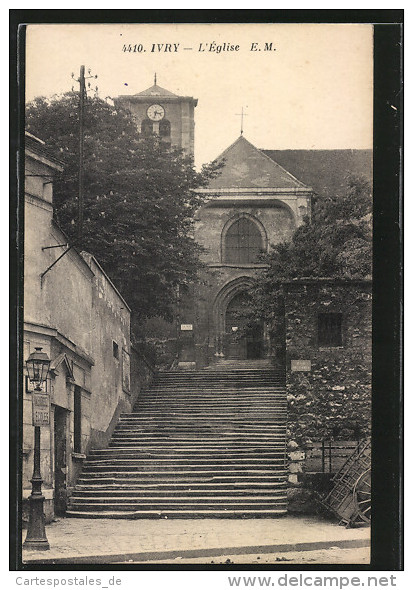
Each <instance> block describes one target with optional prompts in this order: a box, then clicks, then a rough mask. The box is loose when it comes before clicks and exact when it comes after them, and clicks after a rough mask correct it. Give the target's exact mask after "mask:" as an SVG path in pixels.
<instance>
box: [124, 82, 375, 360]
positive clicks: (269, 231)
mask: <svg viewBox="0 0 413 590" xmlns="http://www.w3.org/2000/svg"><path fill="white" fill-rule="evenodd" d="M117 102H118V103H119V104H121V105H122V106H124V107H126V108H128V109H129V110H130V111H131V112H132V113H133V114H134V116H135V117H136V122H137V126H138V128H139V130H140V132H141V133H142V134H143V135H145V134H148V133H157V134H159V135H160V137H161V139H162V141H164V142H166V143H167V144H169V145H175V146H177V147H180V148H182V149H184V150H185V151H186V152H187V153H188V154H191V155H193V152H194V129H195V123H194V113H195V107H196V106H197V103H198V100H197V99H195V98H192V97H189V96H178V95H176V94H173V93H172V92H170V91H169V90H165V89H164V88H161V87H160V86H158V84H157V82H156V76H155V83H154V85H153V86H151V87H150V88H148V89H147V90H144V91H142V92H140V93H138V94H136V95H127V96H126V95H125V96H120V97H118V99H117ZM217 160H218V161H219V162H222V163H223V167H222V169H221V172H220V174H219V175H218V176H217V177H216V178H215V179H213V180H212V181H211V182H210V184H209V186H208V187H207V188H203V189H200V191H199V192H200V193H201V194H202V195H203V196H204V197H205V205H204V206H203V207H202V208H201V209H200V210H199V211H198V214H197V218H196V220H195V232H194V238H195V240H196V241H197V242H198V243H199V244H200V245H201V246H203V248H204V255H203V262H204V263H205V264H206V267H207V272H205V273H204V275H203V276H202V278H201V281H200V284H199V285H198V286H197V287H195V288H190V289H189V290H186V289H185V288H184V287H183V288H182V289H181V292H180V297H179V299H180V303H179V306H178V307H179V309H178V312H177V317H176V324H177V332H178V334H179V337H178V343H177V351H176V354H177V361H178V365H179V366H180V368H192V369H193V368H195V367H196V368H202V367H205V366H209V365H211V364H214V363H216V361H217V360H219V359H222V358H226V359H240V360H242V359H243V360H249V359H264V358H267V357H269V356H273V353H274V351H273V350H271V343H270V340H269V336H268V333H267V330H266V326H265V325H264V324H256V325H251V323H250V322H249V326H248V329H247V331H246V330H245V324H246V323H248V322H247V318H246V316H247V315H248V312H247V313H245V309H247V307H248V289H249V288H250V286H251V285H252V283H253V277H254V275H255V274H256V273H257V271H260V270H261V269H262V268H264V267H265V265H264V264H263V263H262V261H261V258H260V255H261V254H262V253H266V252H268V251H269V250H270V248H271V245H274V244H277V243H280V242H284V241H288V240H289V239H290V238H291V237H292V235H293V233H294V231H295V229H296V228H297V227H298V226H299V225H300V224H302V223H303V220H304V218H305V217H306V216H309V217H311V204H312V199H313V198H314V197H315V196H322V197H327V196H329V195H338V194H340V193H342V191H343V190H344V189H345V180H346V177H347V176H348V175H350V174H356V175H358V174H363V175H364V176H367V177H370V178H371V174H372V172H371V152H370V151H369V150H275V151H274V150H260V149H258V147H256V146H254V145H253V144H252V143H251V142H249V141H248V140H247V139H246V137H245V136H244V135H243V132H242V130H241V135H240V136H239V137H238V138H237V139H236V140H235V141H234V142H233V143H232V144H231V145H230V146H229V147H228V148H227V149H226V150H225V151H224V152H223V153H222V154H221V155H219V156H218V158H217ZM241 310H244V312H243V313H241ZM172 332H175V333H176V329H175V327H174V328H173V330H172Z"/></svg>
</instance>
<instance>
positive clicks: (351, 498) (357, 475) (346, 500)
mask: <svg viewBox="0 0 413 590" xmlns="http://www.w3.org/2000/svg"><path fill="white" fill-rule="evenodd" d="M321 503H322V505H323V506H324V507H325V508H327V509H328V510H329V511H330V512H333V513H334V514H335V515H336V516H337V517H338V518H339V519H340V524H346V525H347V526H356V525H359V524H363V523H369V522H370V519H371V440H370V439H367V440H365V441H363V442H360V444H359V445H358V446H357V448H356V450H355V451H354V453H353V454H352V455H350V457H349V458H348V459H347V461H346V462H345V463H344V465H343V467H342V468H341V469H340V471H339V472H338V473H336V475H335V476H334V478H333V489H332V490H331V492H330V493H329V494H328V495H327V496H326V497H325V498H324V499H323V500H322V502H321Z"/></svg>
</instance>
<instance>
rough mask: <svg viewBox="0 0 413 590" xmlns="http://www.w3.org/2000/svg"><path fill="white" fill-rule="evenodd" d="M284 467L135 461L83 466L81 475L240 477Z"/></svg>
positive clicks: (274, 464)
mask: <svg viewBox="0 0 413 590" xmlns="http://www.w3.org/2000/svg"><path fill="white" fill-rule="evenodd" d="M282 467H284V461H283V460H282V459H280V460H279V461H277V460H273V461H271V462H268V461H262V462H258V461H257V462H256V463H253V462H249V463H246V462H245V463H243V462H242V461H241V462H231V463H230V462H227V463H223V464H218V463H211V464H208V465H207V464H205V462H203V461H198V462H197V461H193V462H192V463H191V464H190V465H189V464H185V463H184V462H179V461H164V462H162V463H161V462H160V461H149V462H146V463H145V462H144V461H139V460H137V461H135V462H131V463H129V464H122V463H113V464H111V465H85V466H84V468H83V473H84V475H86V474H87V473H96V474H97V473H105V474H109V473H120V472H126V473H131V469H134V471H136V473H165V474H167V473H172V474H174V475H178V474H184V475H191V474H192V473H194V474H196V473H220V472H224V473H228V474H231V473H234V474H235V473H239V474H241V475H242V470H243V469H245V471H247V472H248V473H256V474H263V473H271V470H272V471H273V470H274V469H276V468H282Z"/></svg>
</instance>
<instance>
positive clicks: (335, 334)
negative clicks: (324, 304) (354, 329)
mask: <svg viewBox="0 0 413 590" xmlns="http://www.w3.org/2000/svg"><path fill="white" fill-rule="evenodd" d="M342 318H343V316H342V314H341V313H319V314H318V345H319V346H330V347H331V346H342V345H343V335H342Z"/></svg>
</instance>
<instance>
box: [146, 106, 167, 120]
mask: <svg viewBox="0 0 413 590" xmlns="http://www.w3.org/2000/svg"><path fill="white" fill-rule="evenodd" d="M146 114H147V115H148V118H149V119H150V120H151V121H161V119H163V118H164V116H165V109H164V108H163V107H162V106H161V105H160V104H151V106H150V107H148V110H147V111H146Z"/></svg>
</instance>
